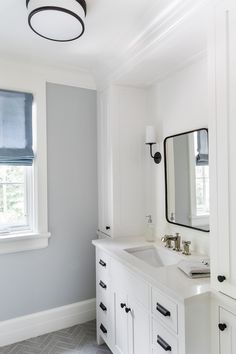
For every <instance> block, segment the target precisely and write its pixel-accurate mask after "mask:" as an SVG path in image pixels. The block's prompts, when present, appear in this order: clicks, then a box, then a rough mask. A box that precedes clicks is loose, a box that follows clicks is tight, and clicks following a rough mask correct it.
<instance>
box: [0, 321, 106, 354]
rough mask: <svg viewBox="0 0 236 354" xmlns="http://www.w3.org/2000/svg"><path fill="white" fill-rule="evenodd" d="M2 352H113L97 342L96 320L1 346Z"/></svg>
mask: <svg viewBox="0 0 236 354" xmlns="http://www.w3.org/2000/svg"><path fill="white" fill-rule="evenodd" d="M0 354H111V352H110V350H109V349H108V348H107V346H105V345H103V346H97V344H96V324H95V321H92V322H88V323H85V324H82V325H78V326H74V327H71V328H67V329H63V330H61V331H58V332H54V333H50V334H45V335H43V336H40V337H37V338H33V339H29V340H26V341H24V342H20V343H17V344H13V345H9V346H7V347H2V348H0Z"/></svg>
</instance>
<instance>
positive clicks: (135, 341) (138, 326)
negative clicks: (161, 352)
mask: <svg viewBox="0 0 236 354" xmlns="http://www.w3.org/2000/svg"><path fill="white" fill-rule="evenodd" d="M128 300H129V303H128V309H130V310H131V311H130V312H129V313H128V321H129V322H128V325H129V328H128V333H129V354H144V353H145V354H149V353H150V325H149V315H148V310H147V309H146V308H145V307H143V305H141V304H140V303H139V302H138V301H137V300H136V299H134V298H130V297H129V298H128Z"/></svg>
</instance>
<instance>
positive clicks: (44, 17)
mask: <svg viewBox="0 0 236 354" xmlns="http://www.w3.org/2000/svg"><path fill="white" fill-rule="evenodd" d="M26 7H27V10H28V24H29V26H30V28H31V29H32V30H33V31H34V32H35V33H36V34H38V35H39V36H40V37H43V38H45V39H48V40H51V41H56V42H69V41H73V40H75V39H78V38H79V37H81V36H82V34H83V33H84V19H85V16H86V11H87V8H86V1H85V0H66V1H65V0H26Z"/></svg>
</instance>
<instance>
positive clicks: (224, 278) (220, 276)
mask: <svg viewBox="0 0 236 354" xmlns="http://www.w3.org/2000/svg"><path fill="white" fill-rule="evenodd" d="M217 279H218V281H219V282H220V283H223V281H225V280H226V277H225V276H224V275H218V277H217Z"/></svg>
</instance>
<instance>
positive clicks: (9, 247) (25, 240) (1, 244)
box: [0, 232, 51, 255]
mask: <svg viewBox="0 0 236 354" xmlns="http://www.w3.org/2000/svg"><path fill="white" fill-rule="evenodd" d="M50 237H51V234H50V233H49V232H47V233H43V234H42V233H41V234H39V233H24V234H23V233H22V234H10V235H5V236H0V255H1V254H7V253H16V252H23V251H30V250H36V249H42V248H46V247H48V240H49V238H50Z"/></svg>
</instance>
